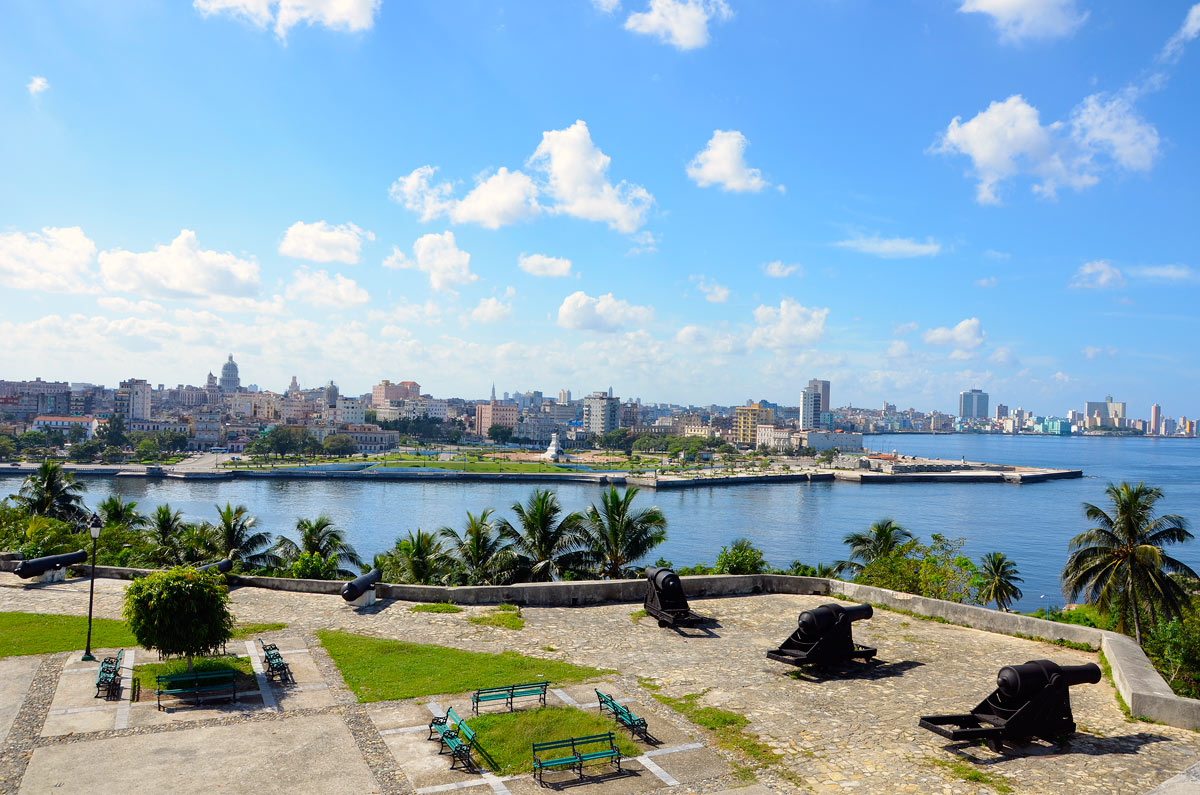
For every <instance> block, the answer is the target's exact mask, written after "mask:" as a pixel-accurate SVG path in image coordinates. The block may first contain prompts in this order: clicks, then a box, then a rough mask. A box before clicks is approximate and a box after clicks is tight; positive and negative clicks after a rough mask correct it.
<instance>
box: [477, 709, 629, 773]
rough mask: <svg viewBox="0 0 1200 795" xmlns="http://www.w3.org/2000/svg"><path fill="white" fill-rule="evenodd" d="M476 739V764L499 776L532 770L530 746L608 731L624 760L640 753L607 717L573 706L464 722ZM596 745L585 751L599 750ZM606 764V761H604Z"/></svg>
mask: <svg viewBox="0 0 1200 795" xmlns="http://www.w3.org/2000/svg"><path fill="white" fill-rule="evenodd" d="M467 725H468V726H470V727H471V728H472V729H474V730H475V734H476V736H477V737H478V748H477V749H476V752H475V753H476V758H477V761H479V762H481V763H482V764H485V765H487V766H488V767H489V768H491V769H492V770H493V771H494V772H496V773H500V774H501V775H512V774H514V773H529V772H531V771H532V770H533V754H532V753H531V751H530V744H531V743H540V742H550V741H552V740H566V739H569V738H571V737H587V736H588V735H592V734H604V733H605V732H612V733H613V735H614V737H615V738H616V742H617V748H620V749H621V753H622V754H624V755H625V757H626V758H628V757H633V756H638V755H640V754H641V753H642V752H641V750H640V749H638V747H637V745H635V744H634V743H633V741H632V740H630V738H629V733H628V732H622V730H621V729H620V727H618V726H617V724H616V723H615V722H614V721H613V720H612V719H611V718H601V717H600V716H599V715H598V714H597V713H595V712H585V711H584V710H581V709H576V708H574V707H542V708H541V709H531V710H521V711H519V712H505V713H501V714H493V715H480V716H479V717H476V718H471V719H470V720H468V721H467ZM601 747H602V746H596V747H595V748H590V749H589V750H599V749H600V748H601ZM605 761H606V763H607V760H605Z"/></svg>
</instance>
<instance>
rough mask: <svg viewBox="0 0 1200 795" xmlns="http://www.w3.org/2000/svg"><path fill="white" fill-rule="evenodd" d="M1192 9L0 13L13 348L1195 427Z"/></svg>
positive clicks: (689, 3)
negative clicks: (963, 393) (988, 399)
mask: <svg viewBox="0 0 1200 795" xmlns="http://www.w3.org/2000/svg"><path fill="white" fill-rule="evenodd" d="M1198 35H1200V4H1197V5H1195V6H1193V5H1192V4H1190V3H1188V2H1168V1H1167V0H1163V2H1156V3H1152V4H1128V3H1120V4H1118V3H1110V4H1104V3H1099V2H1094V1H1093V0H923V1H921V2H887V3H884V2H874V3H868V2H863V1H858V0H797V2H788V3H779V2H765V1H764V2H750V0H620V1H619V2H618V0H594V2H589V0H554V2H544V3H533V2H529V3H516V4H511V5H504V4H501V3H497V2H483V1H482V0H481V1H479V2H469V1H466V0H464V1H463V2H458V1H457V0H439V1H436V2H418V1H416V0H283V2H282V3H281V2H278V0H195V2H194V3H193V4H190V5H189V4H187V3H167V2H162V3H153V2H146V3H110V2H78V1H75V2H62V3H57V2H49V1H47V0H30V1H29V2H21V1H20V0H18V2H15V3H8V4H6V24H5V25H4V26H3V28H2V29H0V287H2V288H3V296H4V297H3V303H2V305H0V306H2V312H0V338H3V339H4V340H5V344H4V345H3V346H0V377H8V378H24V377H33V376H35V375H41V376H43V377H46V378H69V379H71V380H83V381H94V382H104V383H108V384H113V383H114V382H116V381H117V380H118V379H121V378H127V377H144V378H148V379H150V380H151V381H152V382H155V383H159V382H162V383H166V384H168V385H174V384H176V383H200V382H202V380H203V377H204V375H205V374H206V373H207V372H208V371H209V370H210V369H213V370H215V369H216V368H217V367H218V366H219V365H220V363H221V361H222V360H223V359H224V357H225V356H226V355H227V354H228V353H229V352H230V351H232V352H233V353H234V355H235V357H236V358H237V360H238V362H239V363H240V365H241V368H242V374H243V379H244V381H246V382H254V383H257V384H259V385H260V386H262V387H263V388H273V389H283V388H284V387H285V386H286V385H287V382H288V379H289V378H290V377H291V375H293V374H295V375H297V376H298V377H299V379H300V382H301V383H302V384H305V385H313V384H316V383H318V382H324V381H325V380H328V379H331V378H332V379H334V380H335V381H337V382H338V383H339V384H340V385H342V387H343V389H344V390H346V391H350V392H354V391H363V390H366V389H367V388H369V386H370V385H371V384H372V383H375V382H376V381H378V380H379V379H380V378H391V379H393V380H397V379H413V380H417V381H419V382H420V383H421V384H422V386H423V387H424V388H425V389H426V390H427V391H430V392H432V393H433V394H435V395H439V396H447V395H458V396H466V397H476V396H483V395H484V394H486V391H487V389H488V387H489V385H490V383H491V382H492V381H493V380H494V381H496V383H497V386H498V388H499V389H500V390H515V389H518V388H519V389H541V390H543V391H544V392H546V393H548V394H553V393H556V392H557V391H558V390H559V389H561V388H569V389H571V390H573V391H574V392H575V394H581V393H584V392H586V391H591V390H593V389H598V388H606V387H608V386H609V385H610V384H611V385H612V386H613V387H614V390H615V391H616V393H617V394H619V395H622V396H629V397H632V396H640V397H642V398H643V399H644V400H665V401H674V402H695V403H709V402H716V403H724V404H736V403H741V402H743V401H744V400H746V399H747V398H766V399H769V400H774V401H778V402H781V403H790V404H794V403H796V402H798V399H799V398H798V394H799V391H800V389H801V388H802V387H803V385H804V384H805V383H806V382H807V380H808V379H809V378H813V377H820V378H827V379H829V380H830V381H832V382H833V402H834V404H835V405H845V404H847V403H851V402H852V403H853V404H855V405H869V406H876V405H878V404H880V403H881V402H882V401H883V400H885V399H886V400H888V401H890V402H894V403H897V404H899V405H900V406H901V407H907V406H915V407H917V408H921V409H934V408H936V409H941V410H944V411H946V410H953V409H954V407H955V405H956V403H955V401H956V396H957V393H958V392H959V391H960V390H963V389H967V388H970V387H971V386H979V387H982V388H984V389H987V390H988V391H989V392H991V393H992V400H993V402H1004V403H1007V404H1009V405H1011V406H1016V405H1023V406H1024V407H1026V408H1029V409H1033V410H1036V411H1038V412H1040V413H1057V414H1065V412H1066V411H1067V410H1069V409H1071V408H1082V402H1083V401H1084V400H1085V399H1100V398H1102V397H1103V395H1104V394H1106V393H1111V394H1113V395H1114V396H1115V397H1116V398H1117V399H1118V400H1122V399H1123V400H1127V401H1129V403H1130V404H1131V412H1132V413H1133V414H1135V415H1143V416H1144V415H1147V414H1148V413H1149V404H1150V403H1151V402H1153V401H1158V402H1160V403H1162V405H1163V407H1164V412H1165V413H1166V414H1167V415H1172V416H1177V415H1179V414H1184V415H1192V416H1194V415H1195V414H1196V413H1197V412H1200V405H1197V401H1196V394H1197V392H1198V389H1197V387H1200V357H1198V355H1197V353H1196V350H1195V345H1194V340H1195V339H1196V335H1197V330H1198V327H1200V313H1198V312H1197V311H1196V299H1197V297H1198V296H1200V261H1198V260H1200V252H1198V249H1200V246H1198V241H1200V237H1198V234H1197V231H1196V213H1197V207H1198V206H1200V202H1198V198H1200V197H1198V195H1197V194H1198V192H1200V180H1198V179H1197V176H1198V175H1200V144H1198V142H1200V136H1198V135H1197V132H1198V129H1197V128H1198V126H1200V80H1198V79H1197V78H1198V76H1200V42H1197V41H1195V39H1196V38H1197V36H1198Z"/></svg>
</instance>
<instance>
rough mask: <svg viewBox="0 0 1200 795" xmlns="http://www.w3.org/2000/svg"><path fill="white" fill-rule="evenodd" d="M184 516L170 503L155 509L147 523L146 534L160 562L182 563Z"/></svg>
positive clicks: (156, 558) (154, 554) (155, 556)
mask: <svg viewBox="0 0 1200 795" xmlns="http://www.w3.org/2000/svg"><path fill="white" fill-rule="evenodd" d="M185 527H186V526H185V524H184V521H183V517H182V515H181V514H180V512H179V511H172V510H171V506H170V505H169V504H163V505H160V506H158V507H157V508H155V509H154V515H153V516H152V517H150V520H149V522H147V524H146V528H145V536H146V539H147V541H149V542H150V544H151V546H152V547H153V548H154V551H153V553H152V554H153V556H154V558H155V560H156V561H157V562H158V563H182V562H183V560H182V557H181V552H182V547H181V542H182V540H183V534H184V530H185Z"/></svg>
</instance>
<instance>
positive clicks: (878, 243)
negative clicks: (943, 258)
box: [834, 235, 942, 259]
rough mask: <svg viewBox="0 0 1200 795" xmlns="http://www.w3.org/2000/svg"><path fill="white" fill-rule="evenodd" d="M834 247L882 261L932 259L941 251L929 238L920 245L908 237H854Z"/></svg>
mask: <svg viewBox="0 0 1200 795" xmlns="http://www.w3.org/2000/svg"><path fill="white" fill-rule="evenodd" d="M834 245H835V246H839V247H841V248H848V249H850V250H852V251H857V252H860V253H862V254H873V255H874V256H876V257H883V258H884V259H909V258H912V257H933V256H936V255H937V254H938V253H939V252H941V250H942V245H941V244H940V243H938V242H937V241H935V240H934V239H933V238H931V237H927V238H925V242H924V243H922V242H920V241H918V240H913V239H912V238H909V237H880V236H879V235H874V236H872V237H861V236H860V237H856V238H851V239H850V240H842V241H839V242H837V243H834Z"/></svg>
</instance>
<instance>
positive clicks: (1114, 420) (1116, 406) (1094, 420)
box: [1083, 395, 1126, 428]
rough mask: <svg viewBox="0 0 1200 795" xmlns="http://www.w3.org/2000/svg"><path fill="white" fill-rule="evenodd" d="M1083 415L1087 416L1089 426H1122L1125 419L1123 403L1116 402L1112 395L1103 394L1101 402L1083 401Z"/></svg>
mask: <svg viewBox="0 0 1200 795" xmlns="http://www.w3.org/2000/svg"><path fill="white" fill-rule="evenodd" d="M1083 416H1084V417H1086V418H1087V426H1088V427H1089V428H1123V427H1125V420H1126V414H1125V403H1124V401H1122V402H1119V403H1118V402H1116V401H1114V400H1113V399H1112V395H1105V397H1104V400H1103V402H1102V401H1099V400H1089V401H1087V402H1085V403H1084V404H1083Z"/></svg>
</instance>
